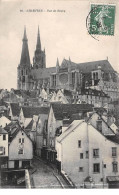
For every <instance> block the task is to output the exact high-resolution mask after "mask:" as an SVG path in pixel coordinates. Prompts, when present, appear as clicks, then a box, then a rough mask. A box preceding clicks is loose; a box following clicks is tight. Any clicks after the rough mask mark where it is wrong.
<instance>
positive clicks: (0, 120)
mask: <svg viewBox="0 0 119 195" xmlns="http://www.w3.org/2000/svg"><path fill="white" fill-rule="evenodd" d="M9 123H11V121H10V120H9V119H8V118H7V117H5V116H2V117H1V118H0V126H2V127H3V128H4V127H5V126H6V124H9Z"/></svg>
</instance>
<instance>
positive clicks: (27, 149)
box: [8, 126, 33, 169]
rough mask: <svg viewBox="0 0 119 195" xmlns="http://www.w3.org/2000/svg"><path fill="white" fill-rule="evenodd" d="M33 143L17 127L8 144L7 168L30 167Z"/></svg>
mask: <svg viewBox="0 0 119 195" xmlns="http://www.w3.org/2000/svg"><path fill="white" fill-rule="evenodd" d="M32 158H33V143H32V140H31V139H30V137H29V136H28V135H27V134H26V133H25V131H24V130H23V129H22V128H21V127H20V126H19V127H18V128H17V129H16V131H15V132H14V133H13V134H12V138H11V140H10V144H9V162H8V168H15V169H19V168H25V167H29V166H30V165H31V160H32Z"/></svg>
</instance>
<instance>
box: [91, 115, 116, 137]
mask: <svg viewBox="0 0 119 195" xmlns="http://www.w3.org/2000/svg"><path fill="white" fill-rule="evenodd" d="M94 114H97V115H98V116H99V117H100V118H101V120H102V121H103V122H104V123H105V124H106V125H107V127H108V129H109V130H110V132H112V134H111V135H115V133H114V131H113V130H112V129H111V127H110V126H109V125H108V123H107V122H106V121H105V120H104V119H103V117H102V115H101V114H99V113H98V112H93V113H92V114H90V115H89V118H88V119H87V121H88V122H89V121H90V120H91V119H92V116H93V115H94ZM92 126H93V125H92ZM94 128H95V127H94ZM97 131H98V130H97Z"/></svg>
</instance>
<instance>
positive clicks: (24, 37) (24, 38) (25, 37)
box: [23, 26, 28, 41]
mask: <svg viewBox="0 0 119 195" xmlns="http://www.w3.org/2000/svg"><path fill="white" fill-rule="evenodd" d="M23 41H28V39H27V36H26V26H24V36H23Z"/></svg>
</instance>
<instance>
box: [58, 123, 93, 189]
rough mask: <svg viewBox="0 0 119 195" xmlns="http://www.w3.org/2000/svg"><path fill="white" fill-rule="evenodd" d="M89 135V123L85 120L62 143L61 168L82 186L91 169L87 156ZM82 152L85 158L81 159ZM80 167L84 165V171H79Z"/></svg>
mask: <svg viewBox="0 0 119 195" xmlns="http://www.w3.org/2000/svg"><path fill="white" fill-rule="evenodd" d="M87 135H88V134H87V124H86V123H84V122H83V123H82V124H81V125H80V127H77V128H76V129H75V130H74V131H73V132H72V133H70V134H69V135H68V136H67V137H66V138H65V139H64V140H63V141H62V143H61V147H62V150H61V157H60V158H61V159H62V160H61V169H62V170H63V171H65V172H66V173H67V174H68V176H69V177H70V178H71V180H72V181H73V182H74V183H75V184H76V186H77V187H80V186H81V184H82V182H83V181H84V179H85V178H86V177H87V175H88V170H89V168H88V159H86V158H85V157H86V156H85V155H86V151H88V136H87ZM79 140H81V148H79V147H78V141H79ZM80 153H83V155H84V159H85V160H84V159H80ZM60 158H59V159H60ZM79 167H83V169H84V171H83V172H81V171H79Z"/></svg>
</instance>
